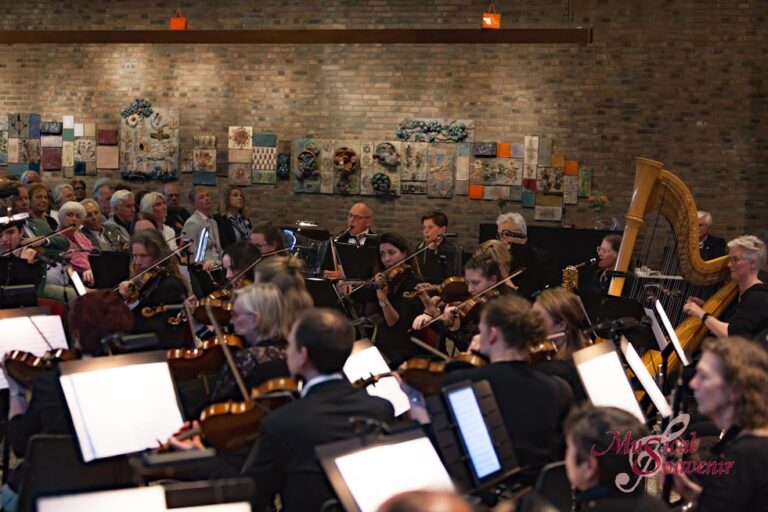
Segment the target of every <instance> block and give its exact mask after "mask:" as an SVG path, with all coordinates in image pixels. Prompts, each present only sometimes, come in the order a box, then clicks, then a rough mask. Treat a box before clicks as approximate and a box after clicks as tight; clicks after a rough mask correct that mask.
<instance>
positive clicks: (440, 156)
mask: <svg viewBox="0 0 768 512" xmlns="http://www.w3.org/2000/svg"><path fill="white" fill-rule="evenodd" d="M453 160H454V155H452V154H446V153H432V152H430V153H428V154H427V173H428V174H427V197H438V198H450V197H453V182H454V166H453Z"/></svg>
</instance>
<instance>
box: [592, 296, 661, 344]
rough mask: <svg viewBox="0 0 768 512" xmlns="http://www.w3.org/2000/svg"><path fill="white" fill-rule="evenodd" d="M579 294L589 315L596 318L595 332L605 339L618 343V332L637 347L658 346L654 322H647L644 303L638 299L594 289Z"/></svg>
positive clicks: (594, 323)
mask: <svg viewBox="0 0 768 512" xmlns="http://www.w3.org/2000/svg"><path fill="white" fill-rule="evenodd" d="M579 297H580V298H581V302H582V304H583V305H584V308H585V309H586V312H587V315H588V317H589V318H591V319H592V325H593V329H594V332H595V333H596V334H597V335H598V336H600V337H601V338H605V339H611V340H613V341H614V343H616V344H618V341H619V338H618V337H617V334H624V335H625V336H626V337H627V339H628V340H629V341H631V342H632V344H633V345H634V346H635V348H638V349H642V350H655V349H656V348H657V347H658V344H657V342H656V338H655V337H654V334H653V331H652V329H651V324H649V323H647V322H645V321H644V320H645V319H646V316H645V310H644V309H643V305H642V304H640V303H639V302H638V301H636V300H633V299H628V298H626V297H615V296H613V295H602V294H599V293H591V292H586V293H580V294H579ZM626 319H633V320H637V321H638V322H630V321H627V320H626ZM600 324H603V325H600ZM617 346H618V345H617Z"/></svg>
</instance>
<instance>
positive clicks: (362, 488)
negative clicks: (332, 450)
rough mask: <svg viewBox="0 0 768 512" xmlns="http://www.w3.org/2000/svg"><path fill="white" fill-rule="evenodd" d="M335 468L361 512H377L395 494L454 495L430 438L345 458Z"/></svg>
mask: <svg viewBox="0 0 768 512" xmlns="http://www.w3.org/2000/svg"><path fill="white" fill-rule="evenodd" d="M335 463H336V467H337V468H338V470H339V473H341V476H342V478H343V479H344V482H345V483H346V484H347V487H348V488H349V491H350V493H351V494H352V497H353V498H354V500H355V503H356V504H357V506H358V507H359V508H360V510H361V511H362V512H375V511H376V510H377V509H378V508H379V506H380V505H381V504H382V503H384V502H385V501H386V500H387V499H389V498H391V497H392V496H394V495H395V494H399V493H401V492H406V491H413V490H436V491H453V483H452V482H451V477H450V476H448V472H447V471H446V470H445V466H443V463H442V462H441V461H440V457H438V455H437V452H435V448H434V447H433V446H432V443H431V442H430V441H429V439H428V438H427V437H420V438H418V439H413V440H411V441H405V442H402V443H398V444H390V445H379V446H374V447H373V448H368V449H363V450H358V451H355V452H352V453H350V454H347V455H342V456H341V457H338V458H337V459H336V460H335Z"/></svg>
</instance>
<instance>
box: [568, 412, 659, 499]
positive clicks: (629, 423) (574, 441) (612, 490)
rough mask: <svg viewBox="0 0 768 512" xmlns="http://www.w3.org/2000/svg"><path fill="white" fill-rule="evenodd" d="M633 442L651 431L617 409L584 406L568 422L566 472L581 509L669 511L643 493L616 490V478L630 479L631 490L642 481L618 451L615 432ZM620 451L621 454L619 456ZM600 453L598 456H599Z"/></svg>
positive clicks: (624, 454) (626, 413)
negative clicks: (629, 438)
mask: <svg viewBox="0 0 768 512" xmlns="http://www.w3.org/2000/svg"><path fill="white" fill-rule="evenodd" d="M614 432H616V433H618V435H619V436H621V439H622V440H623V439H624V436H625V435H629V436H631V439H632V442H634V441H636V440H638V439H640V438H642V437H644V436H647V435H648V430H647V429H646V428H645V426H644V425H643V424H641V423H640V422H639V421H638V420H637V418H635V417H634V416H633V415H632V414H630V413H628V412H626V411H623V410H621V409H617V408H615V407H594V406H592V405H585V406H583V407H580V408H578V409H576V410H574V411H573V412H572V413H571V414H570V415H569V416H568V419H567V420H566V422H565V436H566V443H567V449H566V452H565V469H566V473H567V474H568V480H569V481H570V482H571V485H572V486H573V487H574V488H575V489H576V490H577V491H578V494H577V496H576V501H577V503H578V504H580V509H581V510H591V511H595V512H597V511H600V512H608V511H627V512H655V511H665V510H669V507H667V505H666V504H665V503H664V502H663V501H661V500H660V499H658V498H656V497H653V496H650V495H648V494H646V493H645V492H643V490H642V489H643V486H642V485H639V486H638V487H637V489H636V490H635V491H634V492H624V491H622V490H620V489H619V488H618V487H617V483H616V480H617V476H620V475H621V474H626V475H628V477H629V479H628V480H629V481H628V484H627V485H626V486H625V488H627V489H629V488H630V487H631V485H633V484H634V483H636V480H637V479H638V478H640V477H639V476H637V475H636V474H635V473H634V472H633V467H632V465H631V464H630V462H629V455H628V454H627V453H625V452H624V451H623V450H620V449H617V446H616V444H617V443H616V442H615V439H614V435H613V433H614ZM617 452H618V453H617ZM596 453H599V455H596Z"/></svg>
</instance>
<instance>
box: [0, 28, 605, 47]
mask: <svg viewBox="0 0 768 512" xmlns="http://www.w3.org/2000/svg"><path fill="white" fill-rule="evenodd" d="M591 42H592V29H591V28H520V29H502V30H481V29H423V30H419V29H381V30H178V31H177V30H4V31H0V44H271V45H281V44H581V45H583V44H589V43H591Z"/></svg>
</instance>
